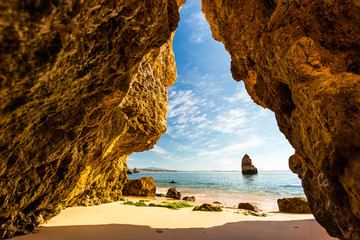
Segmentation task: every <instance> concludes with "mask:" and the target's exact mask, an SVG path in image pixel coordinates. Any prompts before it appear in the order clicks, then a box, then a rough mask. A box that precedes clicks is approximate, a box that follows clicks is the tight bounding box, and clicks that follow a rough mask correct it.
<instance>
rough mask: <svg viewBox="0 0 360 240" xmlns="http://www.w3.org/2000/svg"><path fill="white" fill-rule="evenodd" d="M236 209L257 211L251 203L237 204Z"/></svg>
mask: <svg viewBox="0 0 360 240" xmlns="http://www.w3.org/2000/svg"><path fill="white" fill-rule="evenodd" d="M238 209H245V210H250V211H258V210H259V209H258V208H257V207H256V206H254V205H252V204H251V203H239V205H238Z"/></svg>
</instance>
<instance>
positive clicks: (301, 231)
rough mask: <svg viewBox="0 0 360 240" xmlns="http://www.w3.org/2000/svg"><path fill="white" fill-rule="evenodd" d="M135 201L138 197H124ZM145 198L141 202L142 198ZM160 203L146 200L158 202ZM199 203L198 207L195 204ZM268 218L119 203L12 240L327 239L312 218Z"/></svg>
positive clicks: (59, 219)
mask: <svg viewBox="0 0 360 240" xmlns="http://www.w3.org/2000/svg"><path fill="white" fill-rule="evenodd" d="M127 199H129V200H132V201H134V202H135V201H138V200H139V199H140V198H127ZM141 199H145V198H141ZM162 200H164V199H163V198H157V200H150V201H151V202H154V201H155V202H156V201H162ZM198 204H199V203H197V205H198ZM266 213H267V217H256V216H249V215H248V216H246V215H244V214H243V212H242V210H238V209H230V208H224V211H223V212H198V211H192V208H182V209H179V210H172V209H167V208H160V207H135V206H127V205H123V204H122V202H114V203H108V204H101V205H99V206H92V207H73V208H67V209H65V210H63V211H62V212H61V213H60V214H59V215H58V216H56V217H54V218H53V219H51V220H50V221H49V222H48V223H47V224H44V225H43V226H41V227H38V228H37V229H36V233H35V234H30V235H25V236H18V237H15V238H13V239H14V240H15V239H16V240H65V239H66V240H75V239H76V240H79V239H84V240H95V239H96V240H99V239H102V240H114V239H127V240H131V239H134V240H136V239H147V240H152V239H164V240H165V239H171V240H181V239H184V240H185V239H186V240H188V239H213V240H215V239H221V240H223V239H241V240H265V239H266V240H269V239H270V240H285V239H286V240H288V239H291V240H331V239H335V238H331V237H329V236H328V234H327V233H326V231H325V230H324V229H323V228H322V227H321V226H320V225H319V224H318V223H317V222H316V221H315V220H314V217H313V216H312V215H311V214H285V213H279V212H277V211H275V210H273V211H266Z"/></svg>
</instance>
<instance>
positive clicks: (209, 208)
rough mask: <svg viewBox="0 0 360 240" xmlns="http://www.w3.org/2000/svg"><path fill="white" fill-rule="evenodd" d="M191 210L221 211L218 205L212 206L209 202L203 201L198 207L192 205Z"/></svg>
mask: <svg viewBox="0 0 360 240" xmlns="http://www.w3.org/2000/svg"><path fill="white" fill-rule="evenodd" d="M193 211H204V212H222V209H221V207H219V206H213V205H211V204H208V203H204V204H203V205H201V206H199V207H194V209H193Z"/></svg>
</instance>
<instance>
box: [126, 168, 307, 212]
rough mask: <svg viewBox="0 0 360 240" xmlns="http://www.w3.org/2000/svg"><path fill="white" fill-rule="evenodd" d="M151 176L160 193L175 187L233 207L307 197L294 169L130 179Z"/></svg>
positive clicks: (200, 198) (266, 206)
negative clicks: (245, 173)
mask: <svg viewBox="0 0 360 240" xmlns="http://www.w3.org/2000/svg"><path fill="white" fill-rule="evenodd" d="M150 176H151V177H153V178H154V181H155V185H156V192H157V193H164V194H165V193H166V191H167V189H168V188H170V187H175V188H176V189H177V190H178V191H180V192H181V194H182V196H195V197H196V199H197V201H204V202H210V203H211V202H213V201H219V202H221V203H223V204H226V205H231V206H233V205H235V206H236V205H237V204H238V203H239V202H251V203H254V204H256V205H257V206H258V207H260V208H261V209H277V203H276V201H277V199H278V198H284V197H294V196H305V194H304V191H303V188H302V186H301V181H300V179H299V178H298V177H297V175H296V174H294V173H292V172H291V171H259V173H258V174H257V175H249V176H247V175H242V174H241V172H141V173H136V174H130V175H128V178H129V179H135V178H141V177H150ZM171 181H175V182H177V183H175V184H171V183H169V182H171Z"/></svg>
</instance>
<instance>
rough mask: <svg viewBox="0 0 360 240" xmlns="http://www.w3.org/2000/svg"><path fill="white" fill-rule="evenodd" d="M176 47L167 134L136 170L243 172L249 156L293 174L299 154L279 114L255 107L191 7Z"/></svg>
mask: <svg viewBox="0 0 360 240" xmlns="http://www.w3.org/2000/svg"><path fill="white" fill-rule="evenodd" d="M180 16H181V20H180V23H179V27H178V29H177V31H176V34H175V38H174V42H173V47H174V53H175V60H176V67H177V73H178V77H177V80H176V82H175V84H174V85H173V86H172V87H170V88H168V92H169V107H168V115H167V121H168V130H167V132H166V133H165V134H164V135H163V136H162V137H161V139H160V140H159V141H158V143H157V144H156V146H155V147H154V149H152V150H149V151H146V152H142V153H134V154H132V155H131V156H129V157H128V160H127V163H128V166H129V167H130V168H133V167H140V168H141V167H160V168H166V169H175V170H187V171H189V170H190V171H192V170H193V171H196V170H240V165H241V159H242V157H243V155H244V154H245V153H247V154H248V155H249V156H250V158H251V159H252V160H253V164H254V165H255V166H256V167H257V168H258V169H259V170H288V169H289V168H288V158H289V156H291V155H292V154H293V153H294V149H293V148H292V147H291V145H290V144H289V143H288V142H287V140H286V139H285V137H284V135H283V134H282V133H281V132H280V131H279V129H278V126H277V124H276V121H275V117H274V114H273V113H272V112H271V111H269V110H267V109H263V108H261V107H260V106H258V105H256V104H255V103H254V102H253V101H252V100H251V98H250V97H249V95H248V94H247V92H246V90H245V88H244V84H243V82H236V81H235V80H233V78H232V76H231V72H230V61H231V59H230V56H229V54H228V53H227V52H226V50H225V48H224V46H223V44H222V43H219V42H216V41H215V40H214V39H213V38H212V36H211V31H210V27H209V25H208V23H207V22H206V20H205V17H204V15H203V14H202V12H201V2H198V1H187V3H186V4H185V5H184V6H183V8H182V10H181V11H180Z"/></svg>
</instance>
